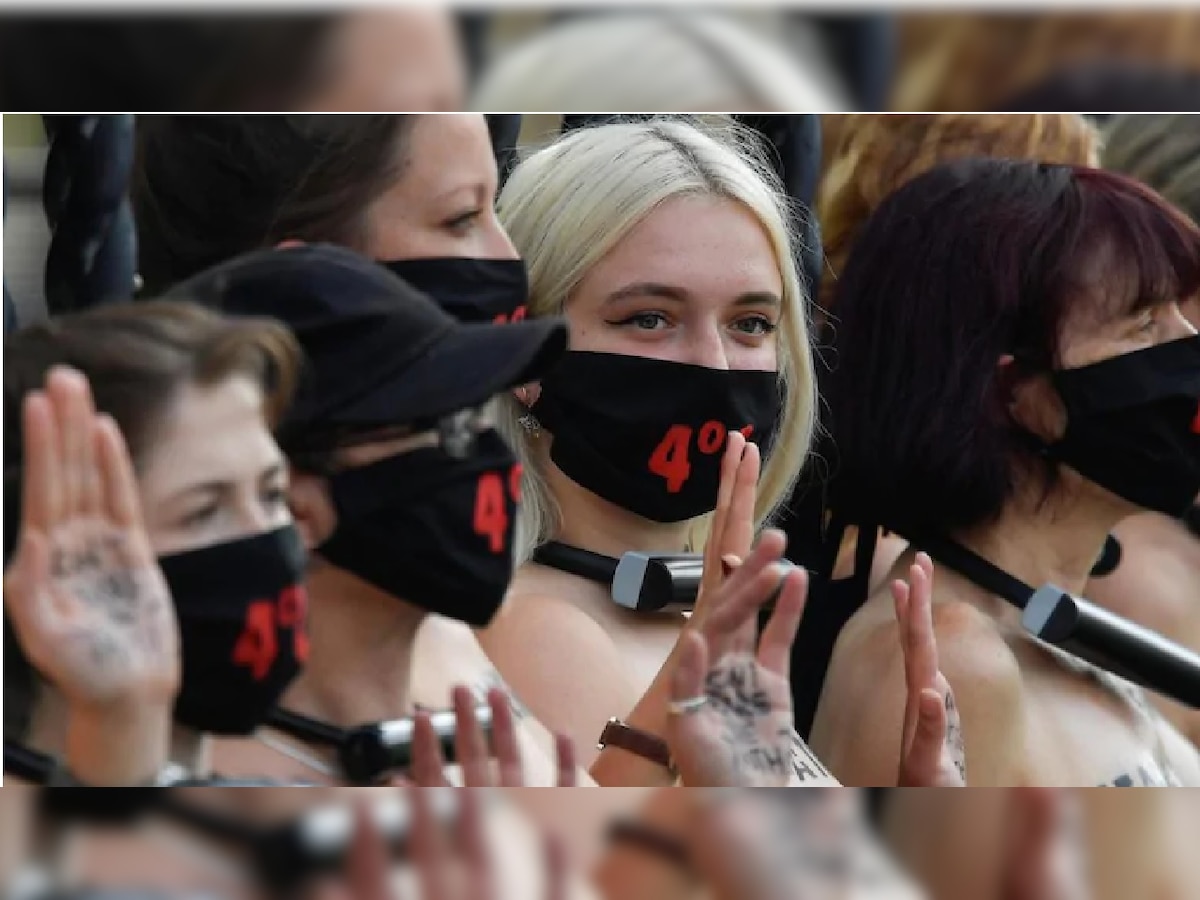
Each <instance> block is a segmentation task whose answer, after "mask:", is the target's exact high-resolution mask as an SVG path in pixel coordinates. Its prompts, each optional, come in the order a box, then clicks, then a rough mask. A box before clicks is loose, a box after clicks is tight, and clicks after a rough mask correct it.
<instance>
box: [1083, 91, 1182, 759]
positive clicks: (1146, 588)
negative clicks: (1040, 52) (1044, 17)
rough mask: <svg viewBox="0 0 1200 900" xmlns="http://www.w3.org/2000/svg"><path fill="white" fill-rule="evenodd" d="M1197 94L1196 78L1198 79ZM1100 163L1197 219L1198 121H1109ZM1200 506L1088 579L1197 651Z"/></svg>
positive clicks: (1101, 597)
mask: <svg viewBox="0 0 1200 900" xmlns="http://www.w3.org/2000/svg"><path fill="white" fill-rule="evenodd" d="M1197 93H1198V94H1200V80H1198V81H1197ZM1104 138H1105V139H1104V165H1105V167H1106V168H1108V169H1112V170H1114V171H1118V172H1124V173H1125V174H1126V175H1130V176H1132V177H1133V178H1136V179H1138V180H1139V181H1141V182H1143V183H1144V184H1147V185H1149V186H1150V187H1152V188H1154V189H1155V190H1156V191H1158V192H1159V193H1160V194H1162V195H1163V198H1164V199H1166V200H1168V201H1170V202H1171V203H1173V204H1174V205H1175V206H1177V207H1178V208H1179V209H1181V210H1182V211H1183V212H1185V213H1187V214H1188V215H1189V216H1190V217H1191V218H1192V220H1193V221H1196V222H1200V116H1195V115H1170V116H1137V115H1126V116H1116V117H1114V118H1113V119H1112V120H1111V121H1110V122H1109V123H1108V124H1107V126H1106V127H1105V135H1104ZM1183 314H1184V315H1185V316H1187V317H1188V318H1189V319H1190V320H1191V322H1192V325H1194V326H1195V327H1196V328H1197V329H1200V292H1197V293H1196V294H1194V295H1193V296H1192V297H1191V298H1188V299H1186V300H1185V301H1184V303H1183ZM1197 585H1200V505H1196V506H1193V507H1191V509H1190V510H1188V511H1187V512H1186V513H1185V514H1184V516H1183V518H1182V519H1180V518H1176V517H1171V516H1164V515H1161V514H1158V513H1145V514H1143V515H1140V516H1134V517H1133V518H1131V519H1129V520H1128V521H1125V522H1122V523H1121V524H1120V525H1119V526H1118V527H1117V530H1116V531H1115V532H1114V533H1113V540H1112V542H1111V543H1110V552H1109V558H1108V559H1107V560H1106V564H1105V565H1102V566H1101V567H1098V568H1097V570H1096V571H1095V572H1094V573H1093V577H1092V579H1091V581H1089V582H1088V592H1087V595H1088V597H1089V598H1090V599H1092V600H1094V601H1096V602H1097V603H1099V604H1101V605H1102V606H1104V607H1106V608H1107V609H1111V610H1112V611H1113V612H1115V613H1117V614H1119V615H1122V616H1126V617H1128V618H1130V619H1133V620H1134V621H1135V622H1139V623H1141V624H1143V625H1147V626H1149V627H1151V628H1153V629H1154V630H1155V631H1158V632H1160V633H1161V634H1164V635H1166V636H1167V637H1169V638H1171V639H1172V640H1174V641H1177V642H1179V643H1181V644H1183V645H1185V646H1187V647H1190V648H1191V649H1193V650H1196V651H1200V604H1198V603H1196V593H1197V587H1196V586H1197ZM1154 700H1155V703H1156V705H1157V706H1158V707H1159V709H1161V710H1162V713H1163V715H1165V716H1166V717H1167V718H1168V719H1170V720H1171V722H1172V723H1173V724H1174V725H1175V727H1176V728H1178V729H1179V730H1180V731H1182V732H1183V733H1184V734H1185V735H1186V736H1187V737H1188V738H1189V739H1190V740H1191V742H1192V743H1193V744H1195V745H1196V746H1197V747H1200V711H1197V710H1194V709H1191V708H1189V707H1185V706H1182V705H1181V704H1179V703H1176V702H1174V701H1171V700H1168V699H1166V698H1163V697H1155V698H1154Z"/></svg>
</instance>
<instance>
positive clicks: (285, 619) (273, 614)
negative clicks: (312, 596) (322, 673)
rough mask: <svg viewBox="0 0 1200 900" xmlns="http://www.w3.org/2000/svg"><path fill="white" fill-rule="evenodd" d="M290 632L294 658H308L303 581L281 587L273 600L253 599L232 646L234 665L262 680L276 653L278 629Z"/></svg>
mask: <svg viewBox="0 0 1200 900" xmlns="http://www.w3.org/2000/svg"><path fill="white" fill-rule="evenodd" d="M284 628H286V629H289V630H290V631H291V633H292V642H293V645H292V650H293V653H294V654H295V656H296V661H297V662H301V663H303V662H304V661H305V660H307V659H308V648H309V640H308V594H306V593H305V591H304V586H303V585H299V584H297V585H292V586H291V587H287V588H284V589H283V591H281V592H280V594H279V596H278V598H276V599H275V601H271V600H256V601H255V602H254V603H251V604H250V606H249V607H248V608H247V609H246V624H245V628H244V629H243V631H242V634H241V636H240V637H239V638H238V640H237V643H236V644H235V645H234V647H233V662H234V665H237V666H243V667H245V668H248V669H249V670H250V676H251V677H252V678H253V679H254V680H255V681H262V680H263V679H264V678H266V677H267V675H268V674H269V673H270V671H271V667H272V666H274V665H275V659H276V657H277V656H278V655H279V640H280V634H279V632H280V629H284Z"/></svg>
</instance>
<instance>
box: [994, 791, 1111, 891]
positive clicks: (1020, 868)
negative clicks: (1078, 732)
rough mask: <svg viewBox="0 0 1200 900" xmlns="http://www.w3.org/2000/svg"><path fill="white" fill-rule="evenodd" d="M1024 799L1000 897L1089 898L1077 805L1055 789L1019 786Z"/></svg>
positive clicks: (1064, 793) (1067, 795)
mask: <svg viewBox="0 0 1200 900" xmlns="http://www.w3.org/2000/svg"><path fill="white" fill-rule="evenodd" d="M1013 790H1014V791H1016V792H1017V793H1018V794H1019V798H1018V799H1020V800H1021V801H1022V802H1023V810H1022V811H1023V813H1024V815H1023V816H1022V817H1021V819H1020V821H1019V826H1018V827H1017V828H1015V829H1014V830H1013V832H1014V833H1013V834H1012V840H1011V841H1010V842H1009V845H1008V850H1007V861H1006V864H1005V865H1004V867H1003V870H1004V883H1003V885H1002V886H1001V891H1000V900H1089V898H1090V896H1091V893H1090V888H1089V886H1088V874H1087V861H1086V855H1085V850H1084V844H1085V841H1084V837H1083V833H1082V832H1083V829H1082V828H1081V827H1080V821H1079V820H1080V814H1081V811H1080V809H1079V806H1078V804H1079V803H1081V798H1080V797H1079V796H1076V795H1072V794H1071V793H1070V792H1067V791H1062V790H1055V789H1053V788H1014V789H1013Z"/></svg>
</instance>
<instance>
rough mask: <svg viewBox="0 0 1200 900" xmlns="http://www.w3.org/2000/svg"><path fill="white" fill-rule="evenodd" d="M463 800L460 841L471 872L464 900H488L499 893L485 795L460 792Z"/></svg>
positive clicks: (461, 805) (457, 793)
mask: <svg viewBox="0 0 1200 900" xmlns="http://www.w3.org/2000/svg"><path fill="white" fill-rule="evenodd" d="M456 795H457V797H458V799H459V811H458V840H459V846H460V847H461V848H462V861H463V863H464V866H465V868H466V873H467V894H466V897H464V898H463V900H468V898H469V900H487V898H488V897H490V896H491V895H492V893H493V892H494V891H495V885H494V884H493V881H494V878H493V877H492V861H491V854H490V853H489V852H488V842H487V834H486V832H485V830H484V820H483V802H482V800H483V793H482V791H480V790H479V789H478V788H470V789H467V790H464V791H457V792H456Z"/></svg>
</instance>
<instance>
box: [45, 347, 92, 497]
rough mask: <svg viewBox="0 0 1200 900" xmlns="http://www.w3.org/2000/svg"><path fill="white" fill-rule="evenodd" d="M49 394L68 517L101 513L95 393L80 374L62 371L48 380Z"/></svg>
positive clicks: (53, 371) (57, 369)
mask: <svg viewBox="0 0 1200 900" xmlns="http://www.w3.org/2000/svg"><path fill="white" fill-rule="evenodd" d="M46 394H47V395H48V396H49V398H50V402H51V403H52V404H53V406H54V412H55V415H56V417H57V419H58V424H59V435H58V436H59V441H60V445H59V446H60V448H61V449H60V454H61V457H60V458H61V460H62V464H63V469H62V476H63V495H64V501H65V504H64V506H65V510H66V511H67V512H68V514H94V513H97V512H99V510H100V498H101V489H100V482H99V474H98V473H97V471H96V462H95V454H94V452H93V447H94V443H95V442H94V439H93V437H92V427H93V420H94V417H95V408H94V407H93V405H92V392H91V389H90V388H89V387H88V383H87V380H86V379H85V378H84V377H83V376H82V375H80V374H79V373H78V372H75V371H72V370H70V369H65V368H61V367H59V368H55V369H53V370H51V372H50V374H49V375H48V376H47V378H46Z"/></svg>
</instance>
